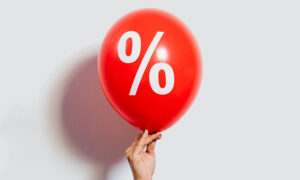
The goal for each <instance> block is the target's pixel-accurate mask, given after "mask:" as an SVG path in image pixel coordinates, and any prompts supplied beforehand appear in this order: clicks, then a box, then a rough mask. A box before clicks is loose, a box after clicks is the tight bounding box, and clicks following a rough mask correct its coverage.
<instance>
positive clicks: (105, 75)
mask: <svg viewBox="0 0 300 180" xmlns="http://www.w3.org/2000/svg"><path fill="white" fill-rule="evenodd" d="M98 70H99V80H100V84H101V87H102V89H103V91H104V94H105V96H106V97H107V99H108V101H109V102H110V103H111V105H112V106H113V107H114V109H115V110H116V111H117V112H118V113H119V114H120V115H121V116H122V117H123V118H124V119H125V120H126V121H128V122H129V123H130V124H132V125H133V126H135V127H137V128H139V129H141V130H145V129H148V130H149V132H157V131H163V130H165V129H167V128H169V127H170V126H171V125H173V124H174V123H175V122H176V121H177V120H178V119H179V118H180V117H181V116H182V115H183V114H184V113H185V112H186V110H187V109H188V107H189V106H190V105H191V103H192V101H193V100H194V98H195V96H196V93H197V91H198V88H199V84H200V81H201V75H202V62H201V55H200V51H199V47H198V46H197V43H196V40H195V38H194V37H193V35H192V34H191V32H190V31H189V29H188V28H187V27H186V26H185V25H184V24H183V23H182V22H181V21H180V20H179V19H177V18H176V17H175V16H173V15H171V14H169V13H167V12H164V11H161V10H156V9H142V10H137V11H134V12H132V13H129V14H128V15H126V16H124V17H122V18H121V19H120V20H119V21H117V22H116V23H115V24H114V25H113V27H112V28H111V29H110V31H109V32H108V34H107V35H106V37H105V39H104V41H103V44H102V47H101V50H100V54H99V59H98Z"/></svg>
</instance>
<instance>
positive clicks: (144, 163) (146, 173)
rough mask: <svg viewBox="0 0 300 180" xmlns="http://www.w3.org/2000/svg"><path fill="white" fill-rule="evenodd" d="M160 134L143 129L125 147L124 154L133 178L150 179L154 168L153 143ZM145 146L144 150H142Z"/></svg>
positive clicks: (138, 179)
mask: <svg viewBox="0 0 300 180" xmlns="http://www.w3.org/2000/svg"><path fill="white" fill-rule="evenodd" d="M161 137H162V136H161V134H160V133H159V132H157V133H155V134H150V135H149V133H148V130H145V131H144V133H142V134H140V135H139V136H138V137H137V138H136V139H135V141H134V143H133V144H132V145H131V146H130V147H129V148H127V150H126V156H127V159H128V161H129V164H130V167H131V170H132V173H133V177H134V179H135V180H151V179H152V176H153V173H154V169H155V152H154V148H155V144H156V140H158V139H160V138H161ZM145 147H147V149H146V151H144V149H145Z"/></svg>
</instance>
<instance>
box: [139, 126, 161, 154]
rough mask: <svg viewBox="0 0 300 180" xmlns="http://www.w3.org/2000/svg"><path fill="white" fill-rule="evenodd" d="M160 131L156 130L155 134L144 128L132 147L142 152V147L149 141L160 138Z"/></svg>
mask: <svg viewBox="0 0 300 180" xmlns="http://www.w3.org/2000/svg"><path fill="white" fill-rule="evenodd" d="M160 136H161V135H160V133H159V132H157V133H155V134H151V135H149V134H148V130H145V132H144V133H143V135H142V137H141V138H140V140H139V141H138V143H137V145H136V146H135V148H134V151H136V152H142V151H143V150H144V148H145V147H146V146H147V145H149V144H150V143H151V142H153V141H155V140H157V139H160V138H161V137H160Z"/></svg>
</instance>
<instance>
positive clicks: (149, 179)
mask: <svg viewBox="0 0 300 180" xmlns="http://www.w3.org/2000/svg"><path fill="white" fill-rule="evenodd" d="M134 180H152V177H142V178H140V177H139V178H134Z"/></svg>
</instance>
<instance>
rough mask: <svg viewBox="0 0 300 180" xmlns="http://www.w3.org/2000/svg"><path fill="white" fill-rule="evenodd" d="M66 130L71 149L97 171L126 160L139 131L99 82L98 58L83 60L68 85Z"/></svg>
mask: <svg viewBox="0 0 300 180" xmlns="http://www.w3.org/2000/svg"><path fill="white" fill-rule="evenodd" d="M64 86H65V87H64V88H63V94H62V104H61V108H62V109H61V111H60V112H61V120H62V122H61V123H62V130H63V133H64V134H65V136H66V138H67V140H68V141H69V142H70V144H71V146H72V147H73V148H75V150H76V151H78V152H79V154H81V155H83V156H84V157H86V158H87V159H88V160H90V161H91V162H92V163H94V165H95V167H97V166H98V165H101V166H102V167H104V173H103V174H104V175H101V177H99V176H100V175H99V173H98V175H97V176H98V177H96V178H97V180H106V179H107V173H108V172H109V169H110V168H111V167H112V165H114V164H115V163H117V162H118V161H119V160H120V159H121V158H122V157H124V155H125V153H124V151H125V149H126V148H127V147H128V146H129V145H130V144H131V143H132V141H133V139H134V137H135V136H136V135H137V134H138V130H136V129H135V128H133V127H132V126H130V125H129V124H128V123H126V122H125V121H124V120H123V119H122V118H121V117H120V116H119V115H118V114H117V113H116V111H114V109H113V108H112V107H111V105H110V104H109V103H108V101H107V100H106V98H105V96H104V94H103V92H102V89H101V87H100V84H99V81H98V73H97V56H96V55H94V56H91V57H88V58H86V59H83V62H82V63H81V64H79V66H78V67H77V68H75V70H74V71H72V72H71V75H70V76H69V77H68V78H67V83H66V84H64Z"/></svg>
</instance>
